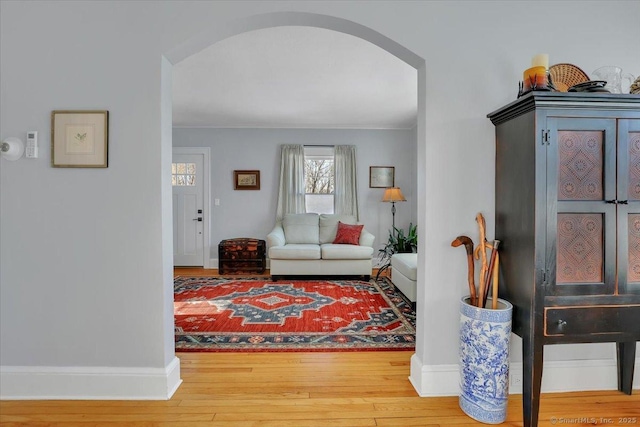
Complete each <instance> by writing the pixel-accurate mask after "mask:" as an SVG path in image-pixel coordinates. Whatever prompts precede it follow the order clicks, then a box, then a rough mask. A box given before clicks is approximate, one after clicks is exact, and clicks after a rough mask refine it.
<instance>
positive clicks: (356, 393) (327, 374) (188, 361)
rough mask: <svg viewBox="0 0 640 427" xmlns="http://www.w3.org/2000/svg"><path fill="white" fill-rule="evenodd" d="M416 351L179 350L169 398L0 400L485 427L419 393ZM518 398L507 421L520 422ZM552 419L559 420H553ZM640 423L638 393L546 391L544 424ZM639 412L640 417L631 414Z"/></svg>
mask: <svg viewBox="0 0 640 427" xmlns="http://www.w3.org/2000/svg"><path fill="white" fill-rule="evenodd" d="M411 354H412V352H361V353H178V357H179V358H180V360H181V370H182V378H183V380H184V382H183V384H182V385H181V386H180V388H179V389H178V391H177V392H176V393H175V395H174V396H173V397H172V398H171V399H170V400H168V401H2V402H0V425H2V426H6V427H10V426H30V427H44V426H47V427H94V426H107V427H116V426H118V427H130V426H141V427H204V426H207V427H329V426H331V427H333V426H336V427H351V426H353V427H359V426H396V427H409V426H423V427H427V426H429V427H436V426H443V427H444V426H455V427H469V426H481V425H482V424H481V423H478V422H476V421H474V420H472V419H471V418H469V417H467V416H466V415H465V414H464V413H463V412H462V411H461V410H460V409H459V408H458V399H457V397H438V398H420V397H418V396H417V394H416V392H415V390H414V389H413V387H412V386H411V384H410V383H409V380H408V379H407V377H408V375H409V359H410V357H411ZM521 407H522V405H521V395H512V396H511V397H510V399H509V411H508V417H507V421H506V422H505V423H504V424H502V425H504V426H509V427H514V426H522V425H523V424H522V421H521V416H522V409H521ZM553 417H555V419H556V420H557V421H556V424H554V423H553V422H552V421H551V419H552V418H553ZM621 417H626V418H627V419H629V422H628V423H627V425H638V424H640V395H639V394H638V393H637V392H636V394H634V395H633V396H627V395H624V394H621V393H618V392H614V391H603V392H582V393H558V394H545V395H543V396H542V399H541V412H540V418H541V422H540V424H539V425H540V426H541V427H549V426H554V425H562V424H564V425H571V426H592V425H596V424H598V425H600V424H605V422H601V421H600V419H601V418H602V419H603V420H606V421H609V420H610V421H611V422H610V423H609V424H610V425H622V424H623V423H622V421H621ZM634 418H635V420H636V421H635V422H634V421H633V419H634Z"/></svg>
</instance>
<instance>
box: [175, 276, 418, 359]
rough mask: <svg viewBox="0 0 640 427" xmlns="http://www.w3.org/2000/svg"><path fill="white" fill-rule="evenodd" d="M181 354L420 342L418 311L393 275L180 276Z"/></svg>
mask: <svg viewBox="0 0 640 427" xmlns="http://www.w3.org/2000/svg"><path fill="white" fill-rule="evenodd" d="M174 298H175V299H174V314H175V336H176V350H177V351H349V350H352V351H355V350H400V349H406V350H409V349H413V348H414V346H415V311H414V310H413V308H412V306H411V303H410V302H409V301H407V300H406V299H405V298H404V296H403V295H402V294H401V293H400V292H398V290H397V289H395V287H394V286H393V285H392V284H391V283H390V282H389V281H387V280H379V281H377V282H376V281H375V280H373V279H372V280H371V281H369V282H365V281H359V280H293V281H289V280H286V279H285V280H283V279H281V280H279V281H277V282H271V281H269V280H265V279H264V278H261V279H245V278H243V279H230V278H208V277H176V278H175V280H174Z"/></svg>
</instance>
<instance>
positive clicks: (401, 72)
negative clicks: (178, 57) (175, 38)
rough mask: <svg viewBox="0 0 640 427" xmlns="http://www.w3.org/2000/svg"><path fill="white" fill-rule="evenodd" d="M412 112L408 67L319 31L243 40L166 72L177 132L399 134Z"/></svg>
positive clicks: (289, 30)
mask: <svg viewBox="0 0 640 427" xmlns="http://www.w3.org/2000/svg"><path fill="white" fill-rule="evenodd" d="M416 112H417V72H416V70H415V69H414V68H413V67H411V66H410V65H408V64H406V63H405V62H403V61H401V60H400V59H398V58H396V57H395V56H393V55H391V54H389V53H388V52H386V51H385V50H382V49H381V48H379V47H378V46H375V45H373V44H371V43H369V42H367V41H365V40H362V39H359V38H357V37H354V36H351V35H348V34H343V33H339V32H336V31H331V30H325V29H320V28H313V27H291V26H288V27H274V28H268V29H263V30H256V31H251V32H247V33H243V34H240V35H237V36H234V37H230V38H228V39H225V40H222V41H220V42H218V43H215V44H213V45H212V46H210V47H208V48H206V49H204V50H202V51H201V52H199V53H197V54H195V55H193V56H190V57H189V58H187V59H185V60H184V61H182V62H180V63H178V64H176V65H175V66H174V68H173V125H174V126H176V127H232V128H236V127H258V128H265V127H266V128H355V129H397V128H402V129H406V128H411V127H413V126H415V123H416V114H417V113H416Z"/></svg>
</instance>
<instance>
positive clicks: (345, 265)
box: [267, 213, 375, 280]
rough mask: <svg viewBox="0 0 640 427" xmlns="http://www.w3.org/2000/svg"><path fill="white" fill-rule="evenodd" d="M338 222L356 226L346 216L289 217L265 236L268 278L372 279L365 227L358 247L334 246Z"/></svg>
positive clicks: (369, 240)
mask: <svg viewBox="0 0 640 427" xmlns="http://www.w3.org/2000/svg"><path fill="white" fill-rule="evenodd" d="M338 221H340V222H342V223H344V224H357V221H356V219H355V217H353V216H349V215H327V214H321V215H318V214H314V213H306V214H289V215H286V216H285V217H284V219H283V220H282V222H278V223H276V226H275V228H274V229H273V231H271V233H269V235H268V236H267V251H268V252H267V254H268V257H269V260H270V267H269V268H270V269H271V277H272V279H273V280H277V279H278V277H279V276H285V275H287V276H289V275H291V276H321V275H336V276H337V275H357V276H364V277H365V279H366V280H369V279H370V277H371V268H372V262H371V258H372V256H373V241H374V239H375V237H374V236H373V234H371V233H369V232H368V231H367V230H365V229H364V228H363V229H362V232H361V233H360V239H359V242H358V243H359V244H358V245H353V244H334V243H333V241H334V240H335V238H336V233H337V230H338Z"/></svg>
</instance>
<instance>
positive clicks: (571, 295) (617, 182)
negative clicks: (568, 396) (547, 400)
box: [488, 92, 640, 427]
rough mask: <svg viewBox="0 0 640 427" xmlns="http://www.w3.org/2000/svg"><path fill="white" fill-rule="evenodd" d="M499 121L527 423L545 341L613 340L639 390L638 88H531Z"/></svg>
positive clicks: (508, 292) (535, 405)
mask: <svg viewBox="0 0 640 427" xmlns="http://www.w3.org/2000/svg"><path fill="white" fill-rule="evenodd" d="M488 117H489V119H491V121H492V122H493V124H494V125H495V127H496V188H495V190H496V225H495V227H496V228H495V236H496V239H499V240H501V247H500V249H501V250H500V266H501V271H500V274H501V280H500V286H501V292H500V297H501V298H504V299H506V300H508V301H510V302H511V303H512V304H513V306H514V312H513V332H514V333H515V334H517V335H519V336H520V337H522V347H523V348H522V350H523V369H524V375H523V408H524V425H525V427H535V426H537V424H538V410H539V404H540V399H539V398H540V387H541V381H542V365H543V351H544V346H545V345H548V344H564V343H590V342H615V343H616V348H617V357H618V389H619V390H620V391H622V392H624V393H627V394H631V393H632V382H633V369H634V361H635V353H636V341H638V340H640V95H620V94H609V93H560V92H530V93H529V94H527V95H525V96H523V97H521V98H519V99H518V100H516V101H514V102H512V103H510V104H508V105H506V106H504V107H503V108H500V109H499V110H496V111H494V112H492V113H490V114H489V115H488Z"/></svg>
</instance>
